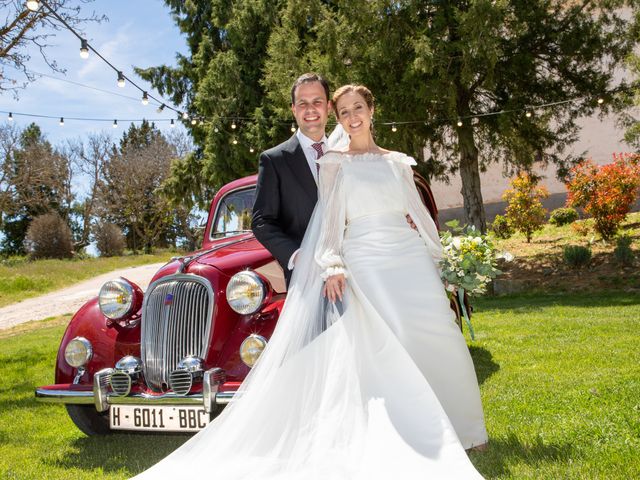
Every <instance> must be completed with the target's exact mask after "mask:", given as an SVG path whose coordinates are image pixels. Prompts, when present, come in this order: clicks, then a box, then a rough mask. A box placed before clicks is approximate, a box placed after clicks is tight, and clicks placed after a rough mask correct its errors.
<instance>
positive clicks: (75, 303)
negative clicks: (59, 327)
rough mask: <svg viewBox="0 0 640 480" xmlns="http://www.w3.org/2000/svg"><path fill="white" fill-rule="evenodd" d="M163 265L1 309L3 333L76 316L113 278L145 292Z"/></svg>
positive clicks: (130, 270)
mask: <svg viewBox="0 0 640 480" xmlns="http://www.w3.org/2000/svg"><path fill="white" fill-rule="evenodd" d="M162 265H164V263H153V264H149V265H142V266H141V267H128V268H123V269H121V270H115V271H113V272H109V273H105V274H104V275H100V276H97V277H94V278H91V279H89V280H85V281H83V282H80V283H77V284H75V285H73V286H71V287H67V288H63V289H62V290H57V291H55V292H51V293H47V294H46V295H41V296H39V297H34V298H29V299H27V300H23V301H22V302H18V303H14V304H11V305H7V306H6V307H2V308H0V330H3V329H6V328H11V327H14V326H16V325H19V324H21V323H24V322H30V321H32V320H43V319H45V318H47V317H54V316H58V315H64V314H65V313H75V312H76V310H78V309H79V308H80V307H81V306H82V305H83V304H84V303H85V302H86V301H87V300H89V299H90V298H92V297H95V296H96V295H98V291H99V290H100V287H101V286H102V284H103V283H104V282H106V281H107V280H111V279H113V278H117V277H125V278H126V279H128V280H131V281H132V282H133V283H135V284H136V285H138V286H139V287H140V288H142V289H143V290H145V289H146V288H147V286H148V285H149V282H150V281H151V278H152V277H153V274H154V273H156V272H157V271H158V269H159V268H160V267H161V266H162Z"/></svg>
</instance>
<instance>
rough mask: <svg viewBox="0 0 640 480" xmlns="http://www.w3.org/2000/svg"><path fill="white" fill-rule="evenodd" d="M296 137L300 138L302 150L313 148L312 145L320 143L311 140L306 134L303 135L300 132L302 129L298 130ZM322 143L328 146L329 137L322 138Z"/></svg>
mask: <svg viewBox="0 0 640 480" xmlns="http://www.w3.org/2000/svg"><path fill="white" fill-rule="evenodd" d="M296 137H298V141H299V142H300V146H301V147H302V148H312V147H311V145H312V144H314V143H318V142H316V141H315V140H312V139H310V138H309V137H307V136H306V135H305V134H304V133H302V132H301V131H300V129H299V128H298V129H297V130H296ZM320 143H324V146H325V147H326V146H327V136H326V135H323V136H322V140H320Z"/></svg>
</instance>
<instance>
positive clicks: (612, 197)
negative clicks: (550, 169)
mask: <svg viewBox="0 0 640 480" xmlns="http://www.w3.org/2000/svg"><path fill="white" fill-rule="evenodd" d="M570 176H571V180H570V181H569V183H567V189H568V190H569V196H568V199H567V204H568V205H570V206H572V207H582V208H584V211H585V212H587V213H588V214H589V215H591V216H592V217H593V219H594V228H595V230H596V232H598V233H599V234H600V236H602V238H603V239H604V240H610V239H612V238H613V237H614V235H615V234H616V232H617V231H618V228H620V224H621V223H622V222H624V220H625V218H626V217H627V213H629V211H630V210H631V207H632V205H633V203H634V202H635V199H636V196H637V194H638V188H640V167H639V163H638V157H631V156H624V155H620V156H615V155H614V161H613V163H610V164H608V165H602V166H599V165H595V164H594V163H593V162H591V161H586V162H583V163H581V164H579V165H577V166H576V167H574V168H573V169H572V170H571V175H570Z"/></svg>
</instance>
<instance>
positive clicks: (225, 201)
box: [211, 187, 256, 238]
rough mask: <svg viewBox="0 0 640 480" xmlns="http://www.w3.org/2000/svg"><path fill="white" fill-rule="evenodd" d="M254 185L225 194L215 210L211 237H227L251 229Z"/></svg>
mask: <svg viewBox="0 0 640 480" xmlns="http://www.w3.org/2000/svg"><path fill="white" fill-rule="evenodd" d="M255 193H256V190H255V187H250V188H245V189H243V190H236V191H234V192H230V193H228V194H227V195H225V196H224V197H223V198H222V200H220V204H219V206H218V209H217V211H216V218H215V221H214V223H213V228H212V229H211V238H222V237H228V236H229V235H237V234H238V233H244V232H250V231H251V213H252V211H253V199H254V198H255Z"/></svg>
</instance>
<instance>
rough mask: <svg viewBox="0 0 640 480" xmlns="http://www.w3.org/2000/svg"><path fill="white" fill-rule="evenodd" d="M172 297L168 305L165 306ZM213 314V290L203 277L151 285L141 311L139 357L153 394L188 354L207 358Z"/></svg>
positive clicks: (187, 276)
mask: <svg viewBox="0 0 640 480" xmlns="http://www.w3.org/2000/svg"><path fill="white" fill-rule="evenodd" d="M168 294H173V300H172V302H171V304H170V305H165V300H166V299H167V295H168ZM212 312H213V289H212V288H211V284H210V283H209V282H208V281H207V280H206V279H205V278H203V277H200V276H196V275H191V274H177V275H170V276H167V277H164V278H161V279H160V280H157V281H156V282H154V283H152V284H151V285H150V286H149V289H148V290H147V293H146V295H145V300H144V305H143V308H142V336H141V357H142V363H143V372H144V378H145V381H146V382H147V385H148V386H149V387H150V388H151V389H152V390H154V391H157V392H161V391H164V390H165V389H166V386H167V385H168V384H169V374H170V373H171V372H172V371H173V370H175V369H176V367H177V365H178V362H179V361H180V360H182V359H183V358H184V357H186V356H187V355H194V356H197V357H200V358H206V356H207V353H208V350H209V336H210V333H211V321H212Z"/></svg>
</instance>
